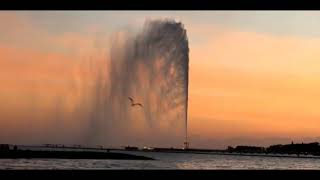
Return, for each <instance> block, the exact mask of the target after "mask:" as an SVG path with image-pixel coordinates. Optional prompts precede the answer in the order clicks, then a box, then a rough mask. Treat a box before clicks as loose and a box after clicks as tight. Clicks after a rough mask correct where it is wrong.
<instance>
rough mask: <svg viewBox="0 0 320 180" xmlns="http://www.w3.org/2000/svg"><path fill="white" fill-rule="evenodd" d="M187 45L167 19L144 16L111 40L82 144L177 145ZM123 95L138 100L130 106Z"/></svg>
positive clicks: (183, 115)
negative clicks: (135, 29) (136, 27)
mask: <svg viewBox="0 0 320 180" xmlns="http://www.w3.org/2000/svg"><path fill="white" fill-rule="evenodd" d="M188 54H189V47H188V39H187V35H186V30H185V29H184V26H183V24H182V23H180V22H175V21H173V20H152V21H151V20H149V21H146V22H145V24H144V26H143V28H142V29H141V30H140V31H139V32H137V33H128V32H119V33H117V34H115V35H114V36H113V38H112V40H111V46H110V53H109V57H108V58H107V59H108V60H107V61H106V65H105V67H102V68H101V71H99V72H98V73H97V78H96V79H95V85H94V86H93V89H92V90H91V91H90V92H91V94H90V96H89V97H90V98H89V100H87V101H86V102H84V103H83V104H86V106H87V107H88V108H87V110H88V114H87V118H88V119H90V124H89V128H88V129H87V133H86V134H87V137H86V138H87V139H86V143H87V144H112V145H121V144H122V145H124V144H135V145H142V144H144V145H146V144H147V145H162V146H166V145H165V144H167V145H172V146H177V145H181V144H182V142H183V141H184V137H185V135H186V133H187V108H188V65H189V55H188ZM128 97H132V98H133V99H134V100H135V101H137V102H140V103H142V104H143V108H141V107H139V106H134V107H132V106H131V105H130V101H129V99H128Z"/></svg>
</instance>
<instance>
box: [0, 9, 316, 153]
mask: <svg viewBox="0 0 320 180" xmlns="http://www.w3.org/2000/svg"><path fill="white" fill-rule="evenodd" d="M157 18H173V19H175V20H177V21H181V22H182V23H183V24H184V25H185V28H186V30H187V35H188V39H189V48H190V63H189V67H190V71H189V117H188V120H189V124H188V126H189V128H188V131H189V137H190V142H191V146H196V147H212V148H225V147H226V146H228V145H239V144H245V145H264V146H266V145H271V144H276V143H291V141H292V140H293V141H294V142H302V141H304V142H309V141H320V110H319V106H320V105H319V104H320V95H319V92H320V23H319V22H320V12H316V11H314V12H313V11H306V12H304V11H260V12H259V11H211V12H207V11H189V12H188V11H177V12H173V11H153V12H152V11H114V12H112V11H109V12H108V11H70V12H68V11H59V12H55V11H48V12H46V11H38V12H32V11H20V12H14V11H10V12H9V11H8V12H5V11H3V12H0V23H1V28H0V131H1V132H0V141H5V142H8V143H12V142H13V143H39V142H43V141H44V140H45V139H46V133H49V134H51V135H54V132H55V131H57V128H56V127H62V126H64V127H69V126H70V127H71V126H72V127H74V124H75V123H77V122H76V120H74V121H62V120H61V121H59V122H57V121H51V120H50V119H47V118H45V117H46V116H45V114H46V111H48V109H50V108H51V109H52V108H53V107H52V103H53V102H54V104H56V106H57V107H54V108H57V109H59V108H63V109H64V111H68V109H72V108H73V104H74V103H73V102H76V101H77V98H78V96H79V94H77V93H75V91H73V89H74V88H76V87H77V86H78V85H79V84H81V83H83V81H84V79H83V77H80V76H79V74H80V72H81V73H82V74H83V73H87V74H91V73H90V72H87V71H85V70H83V69H81V68H78V67H81V66H82V64H84V63H86V60H87V59H90V58H95V59H97V60H100V59H103V58H104V55H105V54H106V53H107V51H108V44H107V43H106V42H107V41H108V39H110V37H111V34H113V33H114V32H116V31H117V30H119V29H126V30H128V31H135V30H136V27H140V26H142V24H143V23H144V21H145V20H146V19H157ZM86 77H87V78H90V75H89V76H86ZM62 101H63V102H65V103H63V105H61V106H63V107H61V106H60V104H59V102H62ZM35 111H37V113H36V114H37V115H36V116H34V115H33V114H34V113H35ZM57 116H58V115H57ZM54 118H56V119H59V117H54ZM54 123H58V125H57V124H54ZM79 126H80V125H79ZM50 127H55V128H50ZM30 129H31V130H30ZM79 129H80V127H79V128H75V129H73V130H74V136H80V135H81V131H80V130H79ZM32 138H36V140H34V141H31V140H30V139H32ZM65 138H67V139H69V140H68V142H69V141H70V142H72V138H73V137H65ZM52 139H54V138H52ZM50 140H51V139H50Z"/></svg>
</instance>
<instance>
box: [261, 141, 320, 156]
mask: <svg viewBox="0 0 320 180" xmlns="http://www.w3.org/2000/svg"><path fill="white" fill-rule="evenodd" d="M266 153H278V154H297V155H299V154H305V155H307V154H311V155H320V146H319V143H318V142H313V143H308V144H304V143H301V144H293V142H292V143H291V144H285V145H281V144H278V145H272V146H270V147H268V148H267V149H266Z"/></svg>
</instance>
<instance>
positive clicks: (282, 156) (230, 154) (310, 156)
mask: <svg viewBox="0 0 320 180" xmlns="http://www.w3.org/2000/svg"><path fill="white" fill-rule="evenodd" d="M117 151H125V152H130V151H131V152H146V153H147V152H158V153H184V154H207V155H222V156H256V157H278V158H298V159H320V156H313V155H309V156H306V155H300V156H297V155H288V154H258V153H256V154H249V153H228V152H197V151H184V150H181V151H179V150H178V151H175V150H172V151H170V150H163V151H159V150H156V151H154V150H136V151H134V150H123V149H117Z"/></svg>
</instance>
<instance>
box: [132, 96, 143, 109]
mask: <svg viewBox="0 0 320 180" xmlns="http://www.w3.org/2000/svg"><path fill="white" fill-rule="evenodd" d="M128 98H129V100H130V101H131V106H141V107H143V106H142V104H141V103H134V100H133V99H132V98H131V97H128Z"/></svg>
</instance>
